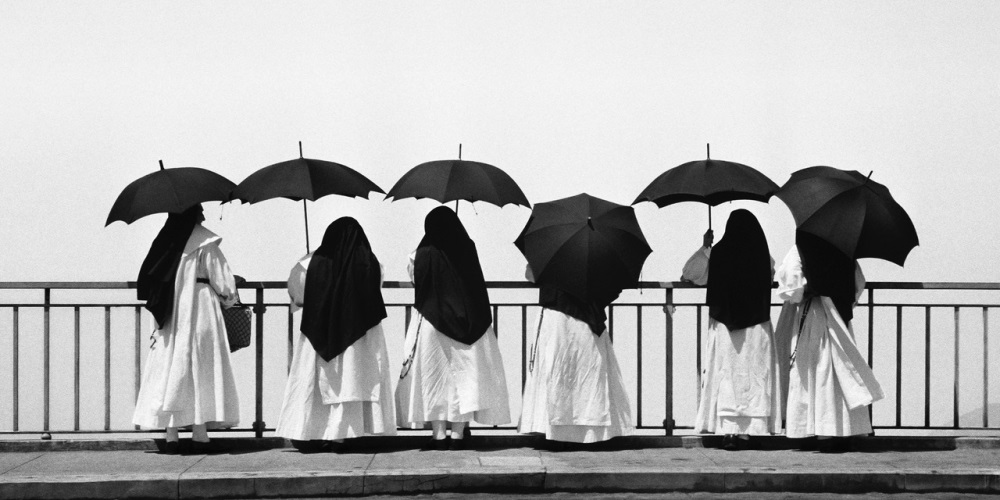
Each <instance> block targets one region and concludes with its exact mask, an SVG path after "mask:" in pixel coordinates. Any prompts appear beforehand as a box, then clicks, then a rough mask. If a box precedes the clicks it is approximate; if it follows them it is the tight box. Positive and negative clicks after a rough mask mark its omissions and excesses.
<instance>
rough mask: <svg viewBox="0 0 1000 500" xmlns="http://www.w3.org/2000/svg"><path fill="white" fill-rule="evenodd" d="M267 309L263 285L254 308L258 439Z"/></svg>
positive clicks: (261, 424)
mask: <svg viewBox="0 0 1000 500" xmlns="http://www.w3.org/2000/svg"><path fill="white" fill-rule="evenodd" d="M266 310H267V308H266V307H265V306H264V287H263V285H258V287H257V296H256V301H255V303H254V306H253V312H254V314H255V315H256V320H257V345H256V347H257V355H256V361H255V363H254V365H255V371H256V390H255V399H256V401H255V403H256V410H255V412H254V422H253V430H254V436H255V437H257V438H262V437H264V427H265V425H264V312H265V311H266Z"/></svg>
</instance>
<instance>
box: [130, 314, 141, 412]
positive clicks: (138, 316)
mask: <svg viewBox="0 0 1000 500" xmlns="http://www.w3.org/2000/svg"><path fill="white" fill-rule="evenodd" d="M141 380H142V306H135V380H134V381H132V384H133V385H132V400H133V402H134V403H138V402H139V389H140V386H139V384H140V381H141ZM135 430H139V426H138V425H136V426H135Z"/></svg>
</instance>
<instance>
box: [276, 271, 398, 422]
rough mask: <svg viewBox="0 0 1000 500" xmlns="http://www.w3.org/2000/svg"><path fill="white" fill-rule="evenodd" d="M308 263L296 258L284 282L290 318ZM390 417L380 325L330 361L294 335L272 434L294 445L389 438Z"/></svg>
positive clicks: (301, 291) (299, 304)
mask: <svg viewBox="0 0 1000 500" xmlns="http://www.w3.org/2000/svg"><path fill="white" fill-rule="evenodd" d="M311 259H312V254H311V253H310V254H308V255H306V256H305V257H303V258H302V259H300V260H299V262H298V263H297V264H295V267H293V268H292V272H291V274H290V275H289V277H288V295H289V296H290V298H291V302H292V305H291V307H292V312H293V313H294V312H296V311H298V310H299V308H301V307H302V304H303V303H304V301H305V285H306V274H307V271H308V269H309V261H310V260H311ZM394 412H395V410H394V408H393V399H392V379H391V375H390V373H389V355H388V351H387V350H386V345H385V335H384V334H383V333H382V324H381V323H380V324H378V325H375V326H374V327H372V328H371V329H369V330H368V332H367V333H365V335H364V337H361V338H360V339H358V340H357V341H356V342H354V343H353V344H351V346H350V347H348V348H347V349H346V350H345V351H344V352H342V353H341V354H339V355H338V356H337V357H335V358H333V359H331V360H330V361H324V360H323V358H321V357H320V356H319V354H317V353H316V349H315V348H313V345H312V343H310V342H309V339H308V338H306V336H305V335H303V334H302V332H301V331H298V332H296V334H295V343H294V345H293V347H292V364H291V366H290V367H289V372H288V381H287V382H286V384H285V397H284V400H283V402H282V404H281V416H280V417H279V418H278V426H277V428H276V429H275V434H276V435H278V436H281V437H283V438H288V439H294V440H299V441H308V440H326V441H332V440H339V439H345V438H354V437H359V436H364V435H366V434H369V435H370V434H379V435H385V436H393V435H395V434H396V424H395V421H394Z"/></svg>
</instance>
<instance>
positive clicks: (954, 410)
mask: <svg viewBox="0 0 1000 500" xmlns="http://www.w3.org/2000/svg"><path fill="white" fill-rule="evenodd" d="M958 317H959V308H958V306H955V390H954V395H953V399H952V404H953V406H952V415H951V416H952V425H953V426H954V427H955V428H956V429H958V347H959V342H958V339H959V334H958V332H959V325H958Z"/></svg>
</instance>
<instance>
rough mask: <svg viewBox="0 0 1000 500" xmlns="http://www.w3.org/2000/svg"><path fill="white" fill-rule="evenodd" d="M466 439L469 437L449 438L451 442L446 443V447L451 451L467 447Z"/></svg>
mask: <svg viewBox="0 0 1000 500" xmlns="http://www.w3.org/2000/svg"><path fill="white" fill-rule="evenodd" d="M467 439H469V438H467V437H466V438H462V439H450V440H449V441H451V443H450V444H449V445H448V449H449V450H452V451H457V450H466V449H468V447H467V445H466V443H468V441H466V440H467Z"/></svg>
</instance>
